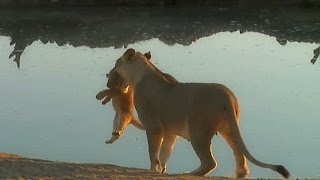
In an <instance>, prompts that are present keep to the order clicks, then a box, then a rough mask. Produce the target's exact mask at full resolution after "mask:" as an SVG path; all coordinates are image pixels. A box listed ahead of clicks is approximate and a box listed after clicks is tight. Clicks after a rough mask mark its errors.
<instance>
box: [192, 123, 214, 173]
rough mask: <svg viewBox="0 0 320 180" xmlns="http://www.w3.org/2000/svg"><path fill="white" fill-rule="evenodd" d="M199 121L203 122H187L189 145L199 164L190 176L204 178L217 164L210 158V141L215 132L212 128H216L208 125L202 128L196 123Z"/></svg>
mask: <svg viewBox="0 0 320 180" xmlns="http://www.w3.org/2000/svg"><path fill="white" fill-rule="evenodd" d="M199 118H200V117H199ZM204 118H208V117H204ZM201 121H204V120H203V119H198V118H196V119H194V121H193V122H192V121H189V123H190V125H189V127H190V128H189V132H190V141H191V145H192V147H193V149H194V151H195V152H196V154H197V156H198V157H199V159H200V163H201V164H200V167H199V168H198V169H196V170H194V171H192V172H191V174H192V175H196V176H204V175H206V174H208V173H210V172H211V171H212V170H213V169H215V168H216V167H217V162H216V161H215V160H214V158H213V156H212V145H211V139H212V137H213V136H214V134H216V130H215V129H214V128H213V127H216V126H211V125H210V124H208V125H207V126H203V125H202V124H201V123H197V122H201ZM204 122H208V121H204ZM213 122H215V121H213Z"/></svg>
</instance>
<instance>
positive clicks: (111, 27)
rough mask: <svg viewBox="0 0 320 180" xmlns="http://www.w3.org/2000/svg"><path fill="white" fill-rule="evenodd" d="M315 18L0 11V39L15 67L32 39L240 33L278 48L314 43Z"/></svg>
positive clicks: (115, 42) (288, 13)
mask: <svg viewBox="0 0 320 180" xmlns="http://www.w3.org/2000/svg"><path fill="white" fill-rule="evenodd" d="M318 17H320V11H317V9H315V10H312V9H309V10H308V11H305V12H304V11H298V10H292V9H285V10H243V9H242V10H237V11H236V10H234V9H214V8H201V9H170V8H167V9H161V8H151V9H143V8H129V9H111V8H110V9H108V8H107V9H106V8H104V9H94V10H93V9H90V10H77V11H72V12H71V11H68V10H64V11H62V10H60V11H53V10H52V11H49V12H45V11H40V10H39V11H33V12H14V13H13V12H12V11H7V12H6V11H2V12H0V35H5V36H10V37H11V39H12V41H11V44H15V48H14V51H13V52H12V53H11V54H10V57H12V56H15V59H14V61H16V62H17V65H18V67H19V66H20V56H21V54H22V53H23V50H24V49H25V47H26V46H28V45H30V44H32V43H33V42H34V41H36V40H40V41H42V42H43V43H46V42H56V43H57V44H58V45H60V46H61V45H65V44H70V45H73V46H83V45H85V46H88V47H92V48H93V47H111V46H114V47H115V48H119V47H123V46H127V45H128V44H131V43H134V42H137V41H143V40H148V39H151V38H159V39H160V40H161V41H163V42H164V43H166V44H168V45H172V44H175V43H178V44H183V45H189V44H191V43H192V42H194V41H196V40H197V39H199V38H201V37H206V36H209V35H212V34H214V33H217V32H222V31H236V30H240V32H246V31H254V32H260V33H264V34H267V35H270V36H275V37H276V38H277V41H278V42H279V43H280V44H282V45H285V44H286V42H287V41H297V42H317V43H319V42H318V41H319V37H320V20H319V19H318ZM317 52H318V51H316V50H315V59H317ZM318 56H319V53H318ZM314 61H315V60H314Z"/></svg>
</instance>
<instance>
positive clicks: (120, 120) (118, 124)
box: [106, 113, 131, 144]
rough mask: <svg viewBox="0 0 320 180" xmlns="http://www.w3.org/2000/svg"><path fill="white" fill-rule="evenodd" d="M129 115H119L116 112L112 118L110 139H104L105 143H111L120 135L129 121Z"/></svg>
mask: <svg viewBox="0 0 320 180" xmlns="http://www.w3.org/2000/svg"><path fill="white" fill-rule="evenodd" d="M130 119H131V118H130V116H128V115H122V114H121V115H120V114H118V113H116V116H115V118H114V120H113V132H112V137H111V138H110V140H108V141H106V143H107V144H111V143H113V142H114V141H116V140H117V139H119V137H120V136H121V135H122V133H123V132H124V130H125V128H126V127H127V125H128V124H129V123H130Z"/></svg>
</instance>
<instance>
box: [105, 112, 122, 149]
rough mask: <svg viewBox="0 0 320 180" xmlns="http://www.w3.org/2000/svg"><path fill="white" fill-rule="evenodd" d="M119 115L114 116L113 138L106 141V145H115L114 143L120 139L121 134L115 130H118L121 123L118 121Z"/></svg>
mask: <svg viewBox="0 0 320 180" xmlns="http://www.w3.org/2000/svg"><path fill="white" fill-rule="evenodd" d="M118 116H119V115H118V113H116V115H115V116H114V119H113V131H112V137H111V138H110V139H109V140H106V141H105V142H106V144H111V143H113V142H114V141H116V140H117V139H119V137H120V134H119V133H116V131H115V129H117V128H118V126H119V121H118Z"/></svg>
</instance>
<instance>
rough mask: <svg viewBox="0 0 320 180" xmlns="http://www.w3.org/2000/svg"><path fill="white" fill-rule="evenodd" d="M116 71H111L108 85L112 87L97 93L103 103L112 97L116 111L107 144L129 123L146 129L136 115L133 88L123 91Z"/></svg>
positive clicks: (120, 133)
mask: <svg viewBox="0 0 320 180" xmlns="http://www.w3.org/2000/svg"><path fill="white" fill-rule="evenodd" d="M115 73H116V72H115V71H112V72H110V73H109V80H108V86H109V87H110V89H105V90H102V91H100V92H99V93H98V94H97V95H96V98H97V99H98V100H102V104H106V103H108V102H109V101H110V100H111V99H112V105H113V109H114V110H115V112H116V114H115V117H114V119H113V132H112V137H111V138H110V139H109V140H106V141H105V142H106V143H107V144H111V143H113V142H114V141H116V140H117V139H118V138H119V137H120V136H121V135H122V134H123V132H124V130H125V128H126V127H127V125H129V124H132V125H134V126H135V127H137V128H139V129H142V130H143V129H144V128H143V125H142V124H141V122H140V121H138V120H137V119H136V118H135V117H134V112H133V107H134V104H133V91H132V88H130V87H128V89H127V91H126V92H122V91H121V90H120V86H121V81H120V80H119V77H118V75H116V74H115Z"/></svg>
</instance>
